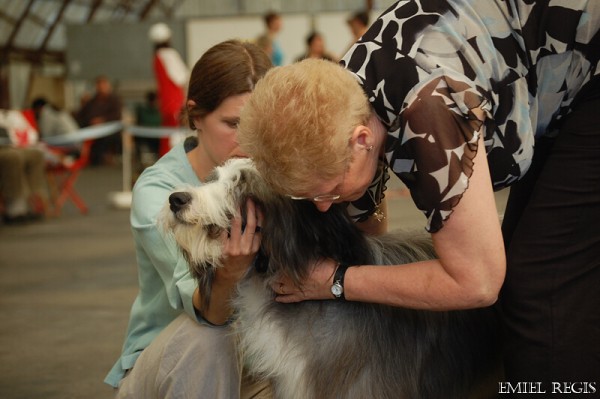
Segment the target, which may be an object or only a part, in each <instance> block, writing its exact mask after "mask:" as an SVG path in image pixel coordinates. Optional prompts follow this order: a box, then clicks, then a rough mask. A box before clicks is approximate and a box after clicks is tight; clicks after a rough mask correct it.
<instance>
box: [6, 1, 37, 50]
mask: <svg viewBox="0 0 600 399" xmlns="http://www.w3.org/2000/svg"><path fill="white" fill-rule="evenodd" d="M34 2H35V0H29V2H28V3H27V6H26V7H25V10H24V11H23V14H21V16H20V17H19V19H18V20H17V22H16V23H15V25H14V27H13V30H12V32H10V36H9V37H8V40H6V43H5V45H4V53H5V54H3V58H4V56H7V55H8V51H9V50H10V49H11V48H12V46H13V43H14V42H15V37H17V33H19V29H21V25H23V22H24V21H25V19H26V18H27V15H28V14H29V12H30V11H31V6H32V5H33V3H34Z"/></svg>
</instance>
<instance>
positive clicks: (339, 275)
mask: <svg viewBox="0 0 600 399" xmlns="http://www.w3.org/2000/svg"><path fill="white" fill-rule="evenodd" d="M348 267H349V265H347V264H345V263H340V264H339V266H338V268H337V269H336V270H335V274H334V275H333V284H336V283H337V284H339V285H340V286H341V287H342V294H341V295H340V296H339V297H338V299H346V298H345V296H344V277H345V276H346V270H348Z"/></svg>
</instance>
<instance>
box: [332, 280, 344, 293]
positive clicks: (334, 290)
mask: <svg viewBox="0 0 600 399" xmlns="http://www.w3.org/2000/svg"><path fill="white" fill-rule="evenodd" d="M343 292H344V289H343V288H342V285H341V284H340V283H339V282H337V281H336V282H335V283H334V284H333V285H332V286H331V293H332V294H333V295H335V296H336V297H339V296H340V295H342V293H343Z"/></svg>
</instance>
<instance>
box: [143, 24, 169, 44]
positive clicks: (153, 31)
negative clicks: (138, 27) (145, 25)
mask: <svg viewBox="0 0 600 399" xmlns="http://www.w3.org/2000/svg"><path fill="white" fill-rule="evenodd" d="M148 37H149V38H150V40H152V42H153V43H165V42H168V41H169V39H171V29H170V28H169V27H168V26H167V24H165V23H162V22H159V23H157V24H154V25H152V27H151V28H150V30H149V31H148Z"/></svg>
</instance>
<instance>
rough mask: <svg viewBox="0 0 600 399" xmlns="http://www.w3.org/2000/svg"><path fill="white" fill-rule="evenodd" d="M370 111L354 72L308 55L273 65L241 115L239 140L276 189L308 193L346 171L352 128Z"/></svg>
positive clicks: (268, 181) (294, 192)
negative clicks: (321, 183)
mask: <svg viewBox="0 0 600 399" xmlns="http://www.w3.org/2000/svg"><path fill="white" fill-rule="evenodd" d="M369 115H370V106H369V102H368V100H367V98H366V96H365V94H364V92H363V90H362V89H361V87H360V85H359V84H358V82H357V80H356V79H355V78H354V76H352V74H351V73H350V72H348V71H346V70H345V69H344V68H342V67H341V66H340V65H338V64H335V63H333V62H330V61H325V60H317V59H306V60H304V61H301V62H298V63H295V64H292V65H288V66H283V67H276V68H273V69H271V70H270V71H269V72H267V74H266V75H265V76H264V77H263V78H262V79H261V80H260V81H259V82H258V83H257V85H256V87H255V89H254V92H253V93H252V94H251V96H250V99H249V100H248V101H247V102H246V105H245V106H244V108H243V110H242V113H241V118H240V126H239V131H238V139H239V144H240V147H241V148H242V150H244V151H245V152H246V153H247V154H249V156H250V157H252V159H253V160H254V162H255V164H256V166H257V168H258V170H259V172H260V173H261V174H262V175H263V176H264V178H265V179H266V181H267V183H268V184H269V185H270V186H271V187H272V188H273V189H274V190H275V191H277V192H279V193H281V194H295V195H300V194H306V193H309V192H310V190H311V188H312V187H314V185H315V179H320V180H329V179H332V178H335V177H337V176H339V175H340V174H342V173H344V171H345V168H346V167H347V165H348V161H349V160H350V154H351V152H350V146H349V140H350V138H351V136H352V132H353V130H354V128H355V127H356V126H359V125H366V123H367V122H368V119H369ZM317 194H320V193H315V195H317Z"/></svg>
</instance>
